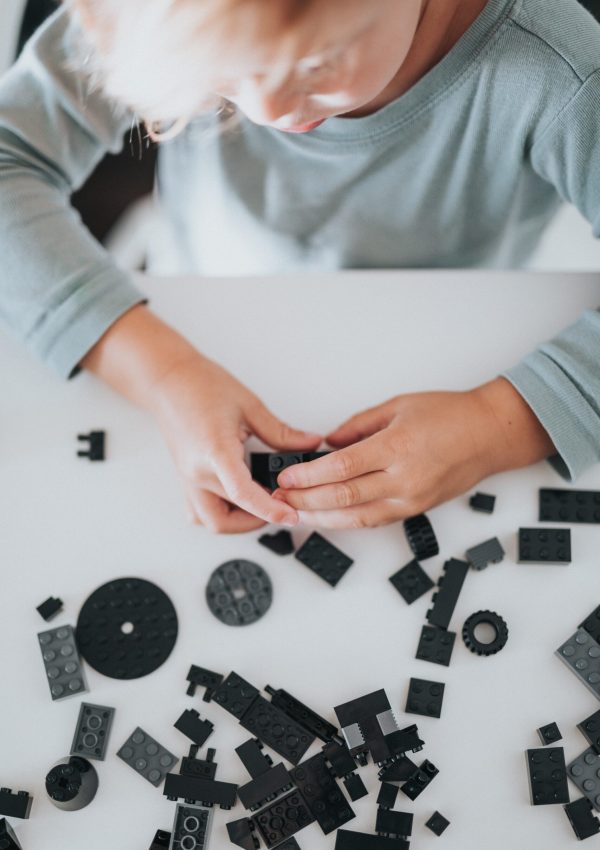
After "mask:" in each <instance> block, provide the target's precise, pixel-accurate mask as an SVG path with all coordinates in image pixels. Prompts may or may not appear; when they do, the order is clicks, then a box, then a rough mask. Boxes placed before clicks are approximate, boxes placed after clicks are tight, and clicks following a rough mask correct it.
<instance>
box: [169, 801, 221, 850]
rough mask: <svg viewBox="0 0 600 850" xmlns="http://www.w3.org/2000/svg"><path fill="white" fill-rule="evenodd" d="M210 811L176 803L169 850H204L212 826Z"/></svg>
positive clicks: (201, 807)
mask: <svg viewBox="0 0 600 850" xmlns="http://www.w3.org/2000/svg"><path fill="white" fill-rule="evenodd" d="M212 814H213V812H212V809H207V808H205V807H204V806H192V805H190V804H187V803H186V804H185V805H183V804H181V803H178V804H177V806H176V808H175V819H174V821H173V832H172V833H171V842H170V844H169V850H183V848H189V850H206V848H207V847H208V843H209V837H210V827H211V824H212Z"/></svg>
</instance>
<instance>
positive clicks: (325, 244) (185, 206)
mask: <svg viewBox="0 0 600 850" xmlns="http://www.w3.org/2000/svg"><path fill="white" fill-rule="evenodd" d="M76 38H77V32H76V30H75V28H74V26H73V24H71V23H70V22H69V17H68V14H67V12H66V11H65V10H64V9H61V10H59V11H57V12H56V13H55V14H54V15H53V16H52V17H51V18H50V19H49V20H48V21H47V22H46V24H45V25H44V26H43V27H42V28H41V29H40V31H38V33H37V34H36V35H35V36H34V38H33V39H32V40H31V41H30V43H29V44H28V46H27V47H26V49H25V51H24V53H23V54H22V56H21V58H20V59H19V61H18V62H17V63H16V64H15V66H14V67H13V68H12V69H10V70H9V71H8V73H7V74H6V75H5V76H4V77H3V78H2V80H0V315H2V317H3V318H4V319H5V321H6V323H7V324H8V325H9V326H10V327H11V328H12V329H13V330H14V331H15V332H16V333H17V334H19V335H20V336H21V337H22V338H23V339H24V340H25V341H26V342H27V343H28V344H29V345H30V346H31V347H32V348H33V349H34V350H35V351H36V352H38V354H39V355H40V356H41V357H43V358H44V359H45V360H46V361H47V362H48V363H49V364H50V365H51V366H53V367H54V368H55V369H57V370H58V371H59V372H60V373H61V374H63V375H65V376H68V375H71V374H73V372H74V370H75V369H76V367H77V364H78V363H79V361H80V360H81V358H82V357H83V356H84V355H85V354H86V352H87V351H88V350H89V349H90V348H91V347H92V346H93V345H94V343H95V342H96V341H97V340H98V339H99V338H100V337H101V336H102V334H103V333H104V332H105V331H106V329H107V328H108V327H109V326H110V325H111V324H112V323H113V322H114V321H116V319H117V318H118V317H119V316H121V315H122V314H123V313H124V312H125V311H126V310H127V309H129V308H130V307H131V306H133V305H134V304H136V303H139V301H140V300H142V298H143V296H142V294H141V293H140V292H139V291H138V290H137V289H136V288H135V287H134V286H133V284H132V282H131V280H130V279H129V276H128V275H127V274H126V273H124V272H123V271H121V270H119V269H118V268H117V267H116V265H115V264H114V262H113V261H112V259H111V258H110V257H109V256H108V254H107V253H106V252H105V251H104V250H103V248H102V247H101V246H100V245H99V244H98V243H97V242H96V241H95V240H94V239H92V237H91V236H90V235H89V233H88V232H87V231H86V230H85V228H84V227H83V226H82V224H81V222H80V221H79V219H78V216H77V214H76V213H75V212H74V211H73V210H72V209H71V207H70V205H69V195H70V193H71V192H73V191H74V190H75V189H77V188H78V187H79V186H80V185H81V184H82V183H83V182H84V181H85V179H86V177H87V175H89V173H90V172H91V171H92V170H93V168H94V167H95V165H96V164H97V162H98V161H99V160H100V158H101V157H102V156H103V154H104V153H105V152H106V151H112V152H116V151H117V150H119V149H120V147H121V145H122V139H123V135H124V133H125V131H126V130H127V129H128V128H129V127H130V126H131V124H132V121H133V120H134V116H133V115H132V114H131V113H130V112H129V111H128V110H127V109H126V108H124V107H122V106H120V105H118V104H115V103H111V102H109V101H108V99H107V98H106V97H105V96H104V95H103V94H102V93H101V92H93V93H90V92H89V90H88V87H87V83H86V76H85V73H84V72H83V71H82V72H81V73H75V72H73V71H72V70H71V71H70V70H67V66H66V60H67V59H68V58H69V57H70V56H71V55H72V54H73V45H74V39H76ZM599 107H600V24H598V23H597V22H596V21H595V20H594V19H593V17H592V16H591V15H590V14H589V13H587V12H586V11H585V10H584V9H583V7H582V6H580V5H579V3H578V2H577V0H488V3H487V5H486V7H485V9H484V10H483V12H482V13H481V14H480V15H479V17H478V18H477V19H476V21H475V22H474V23H473V24H472V26H471V27H470V28H469V29H468V30H467V32H466V33H465V34H464V35H463V36H462V38H461V39H460V40H459V41H458V42H457V43H456V44H455V45H454V47H453V48H452V49H451V50H450V52H449V53H448V54H447V55H446V56H445V57H444V58H443V59H442V60H441V61H440V62H439V63H438V64H437V65H436V66H435V67H434V68H432V69H431V70H430V71H429V72H428V73H427V74H426V75H425V76H424V77H423V78H422V79H420V80H419V81H418V82H417V83H416V84H415V85H414V86H413V87H412V88H411V89H410V90H409V91H407V92H406V93H405V94H403V95H402V96H401V97H399V98H398V99H397V100H395V101H393V102H392V103H390V104H388V105H387V106H385V107H384V108H383V109H380V110H379V111H377V112H376V113H374V114H372V115H369V116H366V117H363V118H352V119H348V118H332V119H329V120H328V121H326V122H325V123H324V124H323V125H321V126H320V127H318V128H317V129H316V130H313V131H312V132H311V133H308V134H301V135H292V134H286V133H281V132H278V131H276V130H273V129H271V128H267V127H260V126H257V125H255V124H252V123H251V122H250V121H248V120H247V119H245V118H243V117H241V118H240V121H239V124H238V126H237V127H236V128H235V129H233V130H231V131H228V132H224V133H220V134H219V133H213V132H210V128H211V127H213V126H214V124H215V123H216V122H217V121H218V119H217V118H215V117H214V116H201V117H198V118H197V119H196V120H194V121H193V122H192V123H191V124H190V126H189V127H188V129H187V130H186V131H185V133H184V134H183V135H182V136H180V137H179V138H177V139H176V140H175V141H173V142H170V143H166V144H165V145H163V146H162V149H161V151H160V156H159V187H160V192H161V196H162V200H163V204H164V208H165V210H166V212H167V215H168V218H169V220H170V221H171V223H172V225H173V228H172V229H173V232H174V233H175V234H177V239H178V246H179V249H180V253H181V257H182V264H181V265H182V268H186V269H187V270H188V271H190V272H193V273H203V274H209V275H221V274H226V275H232V274H265V273H282V272H288V271H302V270H306V271H322V270H332V269H342V268H424V267H427V268H432V267H445V268H456V267H487V268H515V267H518V266H520V265H521V264H523V263H524V262H525V261H526V260H527V259H528V257H529V256H530V255H531V254H532V252H533V251H534V249H535V247H536V246H537V243H538V240H539V238H540V236H541V234H542V233H543V231H544V228H545V227H546V226H547V224H548V223H549V221H550V220H551V219H552V217H553V215H554V214H555V213H556V211H557V209H558V208H559V206H560V204H561V203H562V201H563V200H566V201H568V202H570V203H573V204H575V206H576V207H577V208H578V209H579V210H580V211H581V213H582V214H583V215H584V216H585V217H586V218H587V219H588V221H589V222H590V224H591V227H592V230H593V233H594V235H595V236H596V237H600V108H599ZM223 233H226V234H227V242H228V244H229V246H230V249H229V250H227V251H224V250H223V248H222V245H223V239H222V234H223ZM599 289H600V287H599ZM508 365H509V364H507V366H508ZM505 374H506V377H507V378H508V379H509V380H510V381H511V382H512V383H513V385H514V386H515V387H516V388H517V389H518V391H519V392H520V393H521V394H522V395H523V396H524V398H525V399H526V400H527V401H528V403H529V404H530V405H531V407H532V408H533V410H534V411H535V413H536V414H537V416H538V417H539V418H540V420H541V422H542V423H543V425H544V427H545V428H546V429H547V431H548V432H549V434H550V436H551V437H552V439H553V441H554V444H555V446H556V448H557V450H558V457H557V458H556V463H557V466H558V468H559V470H560V471H561V472H562V473H563V474H565V475H566V476H568V477H575V476H576V475H577V474H578V473H580V472H581V471H582V470H583V469H585V468H586V467H588V466H590V465H591V464H593V463H595V462H597V461H598V460H599V459H600V313H599V312H596V311H588V312H587V313H585V314H584V315H583V316H582V318H581V319H580V320H579V321H578V322H577V323H576V324H575V325H574V326H573V327H572V328H568V329H566V330H565V331H564V332H563V333H562V334H560V335H559V336H558V337H557V338H556V339H554V340H552V341H551V342H549V343H547V344H546V345H543V346H541V347H540V348H539V349H538V350H536V351H534V352H532V353H531V354H530V355H529V356H528V357H526V358H525V359H524V360H523V361H522V362H521V363H519V364H517V365H516V366H514V367H513V368H509V369H508V370H507V372H506V373H505Z"/></svg>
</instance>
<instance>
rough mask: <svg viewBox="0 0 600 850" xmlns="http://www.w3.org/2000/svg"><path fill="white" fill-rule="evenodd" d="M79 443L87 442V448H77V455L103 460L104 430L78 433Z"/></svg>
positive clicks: (104, 446)
mask: <svg viewBox="0 0 600 850" xmlns="http://www.w3.org/2000/svg"><path fill="white" fill-rule="evenodd" d="M77 439H78V440H79V442H80V443H87V444H88V447H87V449H79V451H78V452H77V457H87V458H89V459H90V460H105V457H106V455H105V448H106V432H105V431H90V433H89V434H78V435H77Z"/></svg>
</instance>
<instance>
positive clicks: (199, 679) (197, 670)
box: [186, 664, 223, 702]
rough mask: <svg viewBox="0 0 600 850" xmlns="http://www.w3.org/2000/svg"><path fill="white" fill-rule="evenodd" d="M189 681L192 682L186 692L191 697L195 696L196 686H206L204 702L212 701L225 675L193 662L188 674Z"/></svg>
mask: <svg viewBox="0 0 600 850" xmlns="http://www.w3.org/2000/svg"><path fill="white" fill-rule="evenodd" d="M187 681H188V682H189V683H190V684H189V686H188V689H187V692H186V693H187V695H188V696H189V697H193V696H195V694H196V688H198V687H200V688H206V691H205V692H204V696H203V697H202V699H203V700H204V702H210V701H211V699H212V698H213V696H214V692H215V690H216V689H217V688H218V687H219V685H220V684H221V682H222V681H223V676H222V675H221V674H220V673H213V672H212V670H206V669H205V668H204V667H197V666H196V665H195V664H192V666H191V667H190V670H189V673H188V674H187Z"/></svg>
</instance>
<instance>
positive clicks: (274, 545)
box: [258, 528, 295, 555]
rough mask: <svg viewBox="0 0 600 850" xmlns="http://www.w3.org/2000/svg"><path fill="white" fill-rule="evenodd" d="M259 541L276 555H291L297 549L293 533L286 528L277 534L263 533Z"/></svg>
mask: <svg viewBox="0 0 600 850" xmlns="http://www.w3.org/2000/svg"><path fill="white" fill-rule="evenodd" d="M258 542H259V543H260V544H261V546H266V548H267V549H270V550H271V552H274V553H275V554H276V555H291V554H292V552H293V551H294V549H295V546H294V540H293V538H292V535H291V534H290V532H289V531H287V530H286V529H284V528H282V529H281V530H280V531H277V532H276V533H275V534H261V536H260V537H259V538H258Z"/></svg>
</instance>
